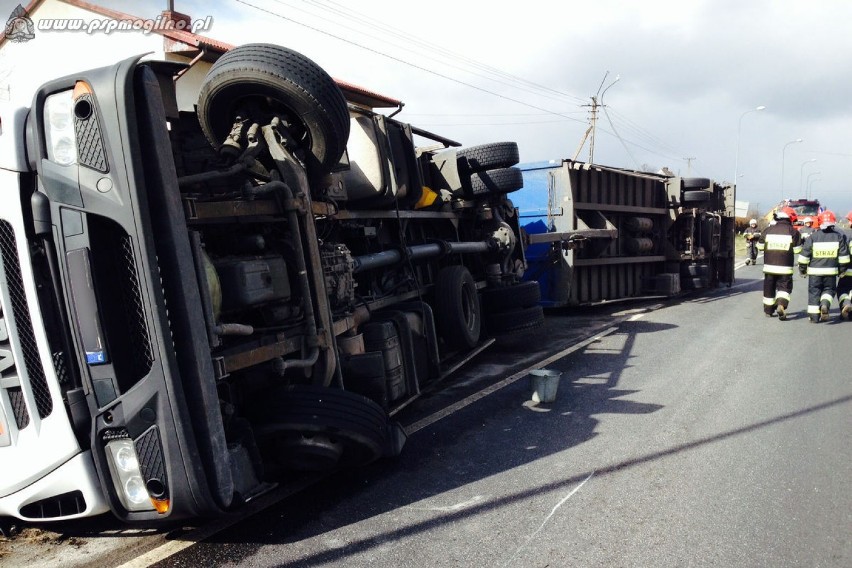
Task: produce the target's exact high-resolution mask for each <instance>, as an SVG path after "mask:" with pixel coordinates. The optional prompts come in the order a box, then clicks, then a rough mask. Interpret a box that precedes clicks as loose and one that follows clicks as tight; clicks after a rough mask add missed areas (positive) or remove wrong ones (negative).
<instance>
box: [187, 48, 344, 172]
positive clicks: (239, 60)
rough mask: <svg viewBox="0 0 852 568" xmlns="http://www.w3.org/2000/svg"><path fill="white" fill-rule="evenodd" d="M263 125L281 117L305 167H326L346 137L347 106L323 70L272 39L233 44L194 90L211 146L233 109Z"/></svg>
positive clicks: (230, 119) (340, 150) (218, 140)
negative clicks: (199, 88) (197, 92)
mask: <svg viewBox="0 0 852 568" xmlns="http://www.w3.org/2000/svg"><path fill="white" fill-rule="evenodd" d="M239 111H244V112H247V114H248V115H249V116H248V118H250V119H251V120H252V121H253V122H257V123H259V124H260V125H261V126H264V125H266V124H268V123H269V121H270V120H271V119H272V118H273V117H275V116H280V117H281V118H282V119H283V120H284V121H285V122H286V123H287V125H288V132H289V133H290V135H291V136H292V137H293V138H294V139H295V140H296V141H297V142H298V143H299V148H300V149H301V150H302V151H303V152H304V156H303V158H304V159H305V160H306V161H307V162H308V167H309V169H311V167H317V168H320V170H321V171H328V170H329V169H331V168H332V167H333V166H334V165H335V164H337V162H338V161H339V160H340V157H341V156H342V155H343V151H344V150H345V149H346V142H347V141H348V139H349V109H348V107H347V105H346V99H345V98H344V96H343V93H342V92H341V90H340V88H339V87H338V86H337V83H335V81H334V79H332V78H331V77H330V76H329V75H328V73H326V72H325V71H324V70H323V69H322V68H321V67H320V66H319V65H317V64H316V63H314V62H313V61H311V60H310V59H308V58H307V57H305V56H304V55H302V54H300V53H297V52H295V51H292V50H290V49H287V48H285V47H281V46H278V45H272V44H261V43H257V44H247V45H242V46H239V47H235V48H234V49H232V50H231V51H229V52H228V53H226V54H225V55H223V56H222V57H220V58H219V60H218V61H216V63H214V64H213V66H212V67H211V68H210V71H209V72H208V73H207V77H206V78H205V79H204V83H203V84H202V86H201V91H200V93H199V95H198V121H199V122H200V123H201V129H202V130H203V131H204V135H205V136H206V137H207V140H208V141H209V142H210V144H212V145H213V147H214V148H219V146H220V145H221V144H222V142H223V141H224V140H225V138H226V137H227V136H228V134H229V133H230V131H231V128H232V126H233V124H234V121H235V117H236V114H237V112H239Z"/></svg>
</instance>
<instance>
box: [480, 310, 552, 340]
mask: <svg viewBox="0 0 852 568" xmlns="http://www.w3.org/2000/svg"><path fill="white" fill-rule="evenodd" d="M543 323H544V308H542V307H541V306H531V307H528V308H519V309H516V310H508V311H505V312H497V313H494V314H487V315H486V316H485V327H486V329H487V330H488V332H489V333H490V334H492V335H507V334H513V333H520V332H524V331H529V330H531V329H535V328H537V327H538V326H540V325H542V324H543Z"/></svg>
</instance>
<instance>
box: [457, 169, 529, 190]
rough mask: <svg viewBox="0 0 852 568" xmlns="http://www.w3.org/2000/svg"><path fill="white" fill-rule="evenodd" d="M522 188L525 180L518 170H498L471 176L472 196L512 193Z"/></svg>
mask: <svg viewBox="0 0 852 568" xmlns="http://www.w3.org/2000/svg"><path fill="white" fill-rule="evenodd" d="M522 187H524V178H523V175H522V174H521V170H519V169H518V168H498V169H494V170H488V171H485V172H477V173H475V174H473V175H471V176H470V193H471V196H476V195H484V194H489V193H492V194H504V193H511V192H513V191H517V190H519V189H521V188H522Z"/></svg>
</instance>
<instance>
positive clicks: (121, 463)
mask: <svg viewBox="0 0 852 568" xmlns="http://www.w3.org/2000/svg"><path fill="white" fill-rule="evenodd" d="M106 449H107V461H108V462H109V469H110V473H111V474H112V482H113V485H114V486H115V491H116V493H118V498H119V499H120V500H121V504H122V505H124V508H125V509H127V510H128V511H153V510H154V503H153V502H152V501H151V496H150V495H149V494H148V490H147V489H145V482H144V480H143V479H142V471H141V470H140V469H139V456H137V455H136V447H135V446H134V445H133V440H131V439H129V438H122V439H119V440H110V441H109V442H107V445H106Z"/></svg>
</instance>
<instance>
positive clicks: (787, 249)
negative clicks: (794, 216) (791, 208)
mask: <svg viewBox="0 0 852 568" xmlns="http://www.w3.org/2000/svg"><path fill="white" fill-rule="evenodd" d="M758 248H759V249H760V250H762V251H763V272H765V273H767V274H793V268H794V267H795V264H796V262H795V261H796V255H797V254H798V253H799V252H800V251H801V250H802V235H801V234H800V233H799V231H798V230H796V228H795V227H793V225H792V224H791V223H790V220H789V219H779V220H778V222H777V223H775V224H774V225H772V226H770V227H767V228H766V229H764V231H763V233H761V235H760V241H758Z"/></svg>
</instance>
